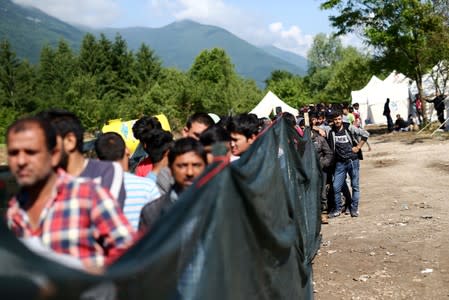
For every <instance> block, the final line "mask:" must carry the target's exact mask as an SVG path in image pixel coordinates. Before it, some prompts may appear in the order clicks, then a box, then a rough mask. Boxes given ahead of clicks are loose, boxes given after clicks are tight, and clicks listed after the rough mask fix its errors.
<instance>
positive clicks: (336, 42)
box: [307, 33, 343, 74]
mask: <svg viewBox="0 0 449 300" xmlns="http://www.w3.org/2000/svg"><path fill="white" fill-rule="evenodd" d="M342 50H343V46H342V43H341V40H340V39H339V38H338V37H336V36H327V35H326V34H324V33H319V34H317V35H316V36H315V37H314V39H313V44H312V47H311V48H310V50H309V52H308V53H307V60H308V61H309V69H308V73H309V74H311V73H314V72H315V71H316V70H321V69H325V68H328V67H330V66H331V65H333V64H334V63H336V62H337V61H339V60H340V59H341V55H342Z"/></svg>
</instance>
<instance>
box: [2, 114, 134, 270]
mask: <svg viewBox="0 0 449 300" xmlns="http://www.w3.org/2000/svg"><path fill="white" fill-rule="evenodd" d="M56 137H57V136H56V132H55V130H54V128H53V127H52V126H51V125H50V124H49V123H48V122H47V121H45V120H43V119H41V118H36V117H28V118H24V119H19V120H17V121H16V122H14V123H13V124H12V125H11V126H10V127H9V128H8V131H7V134H6V142H7V153H8V164H9V167H10V169H11V172H12V174H13V175H14V176H15V178H16V180H17V183H18V184H19V186H20V190H19V192H18V194H17V195H16V196H15V197H14V198H13V199H11V201H10V203H9V207H8V211H7V222H8V226H9V228H10V229H11V230H12V231H13V232H14V233H15V234H16V236H17V237H19V238H21V239H24V240H26V239H36V238H37V240H38V241H39V242H40V243H41V244H42V245H43V246H44V247H45V248H47V249H51V250H52V251H54V252H56V253H59V254H65V255H70V256H71V257H74V258H76V259H77V260H79V261H80V262H81V264H82V266H84V268H85V269H86V270H88V271H93V272H99V271H101V270H102V269H103V267H104V266H106V265H107V264H108V263H110V262H112V261H113V260H114V259H116V258H117V257H118V256H120V255H121V254H122V253H123V252H124V251H126V250H127V248H128V247H129V246H130V245H131V244H132V242H133V229H132V227H131V226H130V224H129V222H128V221H127V219H126V218H125V216H124V215H123V213H122V212H121V210H120V208H119V207H118V203H117V201H116V200H115V199H114V198H113V197H112V196H111V195H110V194H109V192H108V191H106V190H105V189H103V188H102V187H101V186H100V185H98V184H96V183H95V182H93V181H91V180H88V179H85V178H75V177H72V176H70V175H68V174H67V173H65V172H64V171H63V170H62V169H57V166H58V164H59V161H60V157H61V149H59V147H58V146H57V141H56Z"/></svg>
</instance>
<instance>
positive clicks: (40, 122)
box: [6, 116, 57, 151]
mask: <svg viewBox="0 0 449 300" xmlns="http://www.w3.org/2000/svg"><path fill="white" fill-rule="evenodd" d="M33 125H37V126H38V127H39V128H41V129H42V131H43V132H44V137H45V145H46V146H47V150H48V151H52V150H53V149H55V147H56V144H57V140H56V137H57V134H56V130H55V129H54V128H53V126H52V125H51V124H50V122H48V120H46V119H42V118H40V117H36V116H31V117H23V118H20V119H17V120H16V121H14V122H13V123H12V124H11V125H9V127H8V129H7V130H6V144H8V135H9V134H10V133H11V132H13V133H18V132H22V131H26V130H28V129H29V128H30V127H32V126H33Z"/></svg>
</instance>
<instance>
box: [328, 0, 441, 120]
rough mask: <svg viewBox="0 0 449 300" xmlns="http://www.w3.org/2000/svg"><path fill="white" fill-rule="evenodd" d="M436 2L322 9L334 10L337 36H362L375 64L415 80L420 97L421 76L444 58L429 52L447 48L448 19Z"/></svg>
mask: <svg viewBox="0 0 449 300" xmlns="http://www.w3.org/2000/svg"><path fill="white" fill-rule="evenodd" d="M437 2H441V1H429V0H424V1H420V0H393V1H377V0H329V1H324V2H323V3H322V4H321V7H322V8H323V9H333V10H336V11H337V15H333V16H331V17H330V21H331V22H332V25H333V26H334V27H335V28H337V34H345V33H350V32H354V31H357V32H359V33H361V34H362V35H363V37H364V38H365V41H366V42H367V43H368V44H369V45H371V46H372V47H373V48H374V50H375V55H376V56H377V60H378V62H379V63H384V64H385V66H388V67H389V69H390V70H391V69H394V70H397V71H399V72H401V73H404V74H405V75H407V76H408V77H410V78H413V79H415V80H416V83H417V86H418V90H419V94H420V95H421V96H422V94H423V92H422V77H423V74H425V72H426V71H427V70H429V69H430V68H431V67H433V66H434V65H435V64H436V63H437V62H439V61H440V60H442V59H444V57H443V56H442V54H443V53H444V51H443V52H441V51H437V52H435V51H433V50H432V49H435V47H436V45H438V47H444V48H445V47H447V45H448V40H446V38H445V37H446V36H447V34H446V33H447V29H448V28H447V23H446V22H447V19H446V20H445V19H444V17H443V15H442V13H441V11H439V10H438V7H436V6H434V4H435V3H437ZM441 3H442V2H441ZM437 4H438V3H437ZM445 10H446V11H447V6H446V9H445ZM423 105H424V107H423V111H424V112H425V102H423ZM424 119H425V122H426V120H427V116H424Z"/></svg>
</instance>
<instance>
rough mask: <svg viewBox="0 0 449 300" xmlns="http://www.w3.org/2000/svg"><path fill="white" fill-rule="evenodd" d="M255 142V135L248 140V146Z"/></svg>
mask: <svg viewBox="0 0 449 300" xmlns="http://www.w3.org/2000/svg"><path fill="white" fill-rule="evenodd" d="M255 140H256V135H255V134H253V135H251V137H249V138H248V144H250V145H251V144H252V143H254V141H255Z"/></svg>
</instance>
